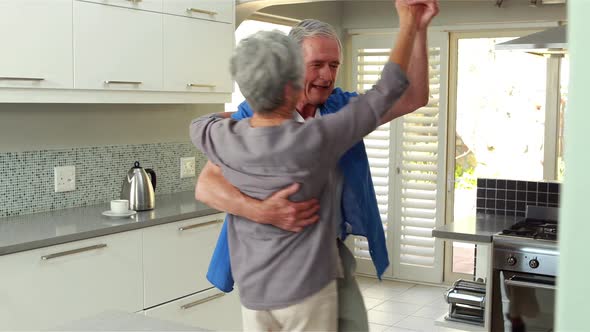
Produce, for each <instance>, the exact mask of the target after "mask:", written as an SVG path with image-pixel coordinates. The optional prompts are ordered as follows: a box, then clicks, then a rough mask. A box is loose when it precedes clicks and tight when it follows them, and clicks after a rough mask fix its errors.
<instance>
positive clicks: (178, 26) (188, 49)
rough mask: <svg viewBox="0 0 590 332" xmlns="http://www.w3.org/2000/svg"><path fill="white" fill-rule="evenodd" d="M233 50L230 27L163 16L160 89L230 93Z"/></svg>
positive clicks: (222, 24) (180, 17)
mask: <svg viewBox="0 0 590 332" xmlns="http://www.w3.org/2000/svg"><path fill="white" fill-rule="evenodd" d="M196 40H198V42H195V41H196ZM233 47H234V37H233V25H231V24H226V23H217V22H211V21H205V20H195V19H192V18H187V17H182V16H173V15H166V16H164V88H165V89H166V90H172V91H192V92H225V93H231V92H232V80H231V75H230V72H229V60H230V57H231V54H232V49H233ZM187 64H188V65H187Z"/></svg>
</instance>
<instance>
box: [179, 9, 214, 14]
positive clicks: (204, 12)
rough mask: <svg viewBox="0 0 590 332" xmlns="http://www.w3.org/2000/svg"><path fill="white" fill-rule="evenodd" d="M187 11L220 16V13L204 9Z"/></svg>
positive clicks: (188, 10)
mask: <svg viewBox="0 0 590 332" xmlns="http://www.w3.org/2000/svg"><path fill="white" fill-rule="evenodd" d="M186 11H187V12H193V13H201V14H208V15H217V14H219V13H218V12H213V11H210V10H204V9H198V8H187V9H186Z"/></svg>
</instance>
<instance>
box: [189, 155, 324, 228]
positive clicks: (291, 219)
mask: <svg viewBox="0 0 590 332" xmlns="http://www.w3.org/2000/svg"><path fill="white" fill-rule="evenodd" d="M298 190H299V184H293V185H291V186H289V187H287V188H285V189H282V190H280V191H278V192H276V193H274V194H273V195H272V196H270V197H269V198H267V199H265V200H264V201H260V200H257V199H254V198H252V197H249V196H246V195H244V194H243V193H242V192H240V191H239V190H238V189H237V188H236V187H234V186H232V185H231V184H230V183H229V182H228V181H227V180H226V179H225V178H224V177H223V174H222V173H221V169H220V168H219V167H218V166H216V165H215V164H213V163H211V162H207V164H206V165H205V167H204V168H203V170H202V171H201V174H200V175H199V178H198V180H197V185H196V188H195V198H196V199H197V200H199V201H201V202H203V203H205V204H207V205H209V206H211V207H213V208H215V209H217V210H220V211H224V212H227V213H230V214H234V215H238V216H241V217H245V218H248V219H250V220H252V221H254V222H257V223H261V224H271V225H273V226H275V227H278V228H281V229H284V230H286V231H291V232H300V231H301V230H303V228H304V227H305V226H308V225H310V224H313V223H315V222H317V221H318V220H319V216H318V215H317V212H318V210H319V203H318V201H317V200H316V199H312V200H309V201H305V202H297V203H295V202H291V201H289V196H291V195H293V194H294V193H296V192H297V191H298Z"/></svg>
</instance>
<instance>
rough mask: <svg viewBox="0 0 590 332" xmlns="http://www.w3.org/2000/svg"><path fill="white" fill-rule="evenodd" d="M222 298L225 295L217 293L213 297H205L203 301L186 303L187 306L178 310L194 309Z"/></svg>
mask: <svg viewBox="0 0 590 332" xmlns="http://www.w3.org/2000/svg"><path fill="white" fill-rule="evenodd" d="M222 296H225V293H217V294H215V295H211V296H209V297H206V298H204V299H200V300H197V301H194V302H191V303H187V304H185V305H183V306H181V307H180V309H182V310H186V309H188V308H192V307H194V306H196V305H199V304H203V303H205V302H209V301H212V300H215V299H217V298H220V297H222Z"/></svg>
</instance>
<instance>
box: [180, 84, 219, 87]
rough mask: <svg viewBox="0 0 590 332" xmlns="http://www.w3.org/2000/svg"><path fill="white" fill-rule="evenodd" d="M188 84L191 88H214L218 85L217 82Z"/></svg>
mask: <svg viewBox="0 0 590 332" xmlns="http://www.w3.org/2000/svg"><path fill="white" fill-rule="evenodd" d="M186 86H188V87H191V88H214V87H216V86H217V85H215V84H196V83H189V84H187V85H186Z"/></svg>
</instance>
